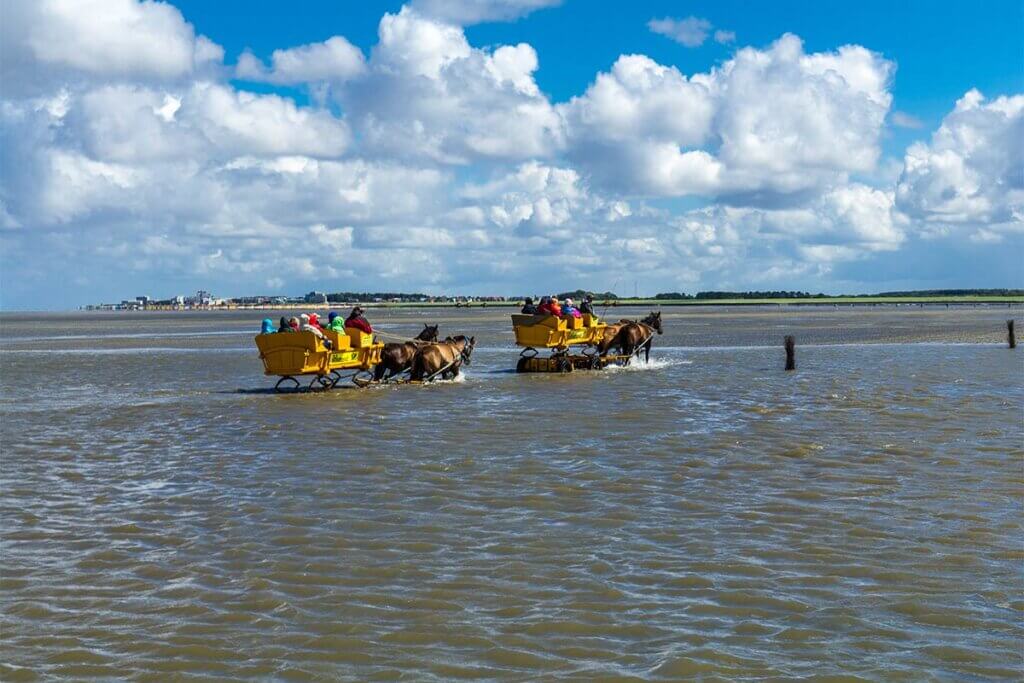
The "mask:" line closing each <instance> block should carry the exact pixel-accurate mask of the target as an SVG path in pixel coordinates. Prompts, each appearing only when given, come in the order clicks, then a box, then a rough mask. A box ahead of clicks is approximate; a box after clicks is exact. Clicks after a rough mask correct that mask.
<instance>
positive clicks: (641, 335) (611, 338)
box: [597, 311, 664, 361]
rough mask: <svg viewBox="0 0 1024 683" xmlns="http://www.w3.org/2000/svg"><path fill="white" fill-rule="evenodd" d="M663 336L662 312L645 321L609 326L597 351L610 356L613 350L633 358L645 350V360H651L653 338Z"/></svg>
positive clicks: (653, 314) (628, 321)
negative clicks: (641, 350) (638, 352)
mask: <svg viewBox="0 0 1024 683" xmlns="http://www.w3.org/2000/svg"><path fill="white" fill-rule="evenodd" d="M655 332H657V333H658V334H662V333H663V332H664V330H662V327H661V311H658V312H657V313H651V314H650V315H648V316H647V317H646V318H644V319H643V320H641V321H639V322H637V321H635V320H622V321H620V322H618V323H615V324H613V325H609V326H608V329H607V330H605V334H604V338H603V339H602V340H601V343H600V344H598V345H597V350H598V351H599V352H600V354H601V355H602V356H606V355H608V351H609V350H610V349H612V348H615V349H618V350H619V353H621V354H622V355H624V356H632V355H633V354H635V353H637V351H638V350H640V349H643V351H644V360H645V361H649V360H651V338H652V337H653V336H654V333H655Z"/></svg>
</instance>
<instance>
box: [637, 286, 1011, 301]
mask: <svg viewBox="0 0 1024 683" xmlns="http://www.w3.org/2000/svg"><path fill="white" fill-rule="evenodd" d="M830 296H833V295H831V294H822V293H821V292H818V293H817V294H811V293H810V292H791V291H764V292H759V291H752V292H697V293H696V294H686V293H685V292H662V293H660V294H656V295H655V296H654V298H655V299H669V300H673V299H826V298H829V297H830ZM836 296H844V297H850V298H856V297H872V296H890V297H900V296H907V297H909V296H917V297H923V296H1024V289H920V290H913V291H907V292H881V293H879V294H839V295H836Z"/></svg>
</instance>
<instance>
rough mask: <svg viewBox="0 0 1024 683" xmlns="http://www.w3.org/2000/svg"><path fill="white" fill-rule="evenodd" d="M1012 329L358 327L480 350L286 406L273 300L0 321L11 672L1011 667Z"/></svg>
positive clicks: (1015, 455)
mask: <svg viewBox="0 0 1024 683" xmlns="http://www.w3.org/2000/svg"><path fill="white" fill-rule="evenodd" d="M611 313H614V315H612V314H611ZM637 313H640V311H635V310H633V311H631V310H621V311H613V312H610V314H609V317H614V318H617V317H619V316H622V315H634V314H637ZM1019 314H1020V312H1019V309H1018V310H1016V311H1007V310H1006V309H1002V308H995V307H993V308H971V309H968V308H962V309H956V308H954V309H951V310H948V311H947V310H945V309H928V308H925V309H919V308H916V307H915V308H884V307H880V308H878V309H838V310H809V309H798V310H795V311H788V312H783V311H777V310H774V309H741V310H736V309H733V310H729V309H713V310H712V309H708V310H702V311H692V310H690V309H687V310H676V311H672V310H668V311H666V313H665V316H666V318H665V325H666V333H665V335H663V336H661V337H657V338H656V339H655V343H656V346H655V349H654V352H653V355H652V362H651V363H650V364H649V365H642V364H638V365H636V366H634V367H630V368H627V369H619V370H613V371H608V372H596V373H585V372H577V373H573V374H572V375H569V376H553V375H516V374H515V373H513V372H510V371H509V369H510V368H512V367H514V365H515V359H516V356H517V350H516V349H515V347H514V346H512V343H511V340H512V335H511V329H510V327H509V323H508V317H507V315H508V311H505V310H497V309H484V310H472V311H452V310H424V311H416V310H409V309H402V310H391V311H372V312H371V318H372V319H373V320H374V321H375V322H376V323H378V324H379V326H380V327H381V329H382V330H385V331H387V332H390V333H394V334H413V333H415V332H417V331H418V330H419V329H420V325H421V324H422V323H423V322H439V323H440V324H441V332H442V334H455V333H466V334H474V335H476V337H477V343H478V344H477V350H476V351H475V352H474V355H473V361H474V362H473V364H472V366H470V367H469V368H468V370H467V372H466V374H465V376H464V378H462V380H461V381H459V382H448V383H442V384H437V385H434V386H428V387H410V386H406V387H378V388H371V389H367V390H357V389H355V388H352V389H348V388H346V389H339V390H336V391H333V392H329V393H323V394H305V395H292V396H278V395H274V394H271V393H268V392H267V391H266V389H267V388H268V387H270V386H271V385H272V383H273V382H272V380H270V378H266V377H264V376H263V375H262V373H261V368H260V366H259V361H258V359H257V357H256V353H255V349H254V348H253V346H252V339H251V337H252V333H251V330H254V329H255V328H257V327H258V322H259V318H260V317H262V314H261V313H259V312H257V313H252V312H249V313H241V312H239V313H215V314H209V313H197V314H186V313H177V314H160V315H153V314H113V315H111V314H74V315H62V316H54V315H39V316H17V317H12V316H3V317H0V386H2V393H0V406H2V411H3V415H2V423H0V437H2V455H3V458H2V468H0V478H2V481H0V514H2V532H3V535H2V548H0V550H2V552H0V619H2V621H0V679H2V680H5V681H7V680H33V679H36V678H44V679H45V678H49V677H67V678H74V679H78V678H83V677H87V676H100V677H109V678H119V679H120V678H124V677H133V678H138V679H151V680H165V679H167V678H169V677H179V678H180V677H187V676H189V675H196V676H201V677H214V678H221V679H230V678H243V677H262V678H289V677H293V678H307V677H320V678H324V679H338V678H342V679H345V678H348V679H352V680H366V679H383V680H387V679H398V678H405V679H410V680H430V679H436V680H449V679H452V678H459V677H485V678H497V679H519V680H526V679H530V680H534V679H539V678H541V679H548V680H550V679H559V678H566V679H587V680H601V679H609V680H612V679H614V680H630V679H636V680H668V679H679V678H686V677H703V678H704V679H706V680H742V679H759V678H765V677H770V678H781V679H787V678H801V677H806V676H812V675H814V676H843V675H845V676H850V677H860V678H863V679H865V680H878V679H887V680H893V679H896V680H899V679H906V680H921V679H928V678H935V679H942V680H948V679H958V680H981V679H988V678H1020V677H1021V676H1022V674H1024V660H1022V653H1021V642H1022V639H1024V594H1022V593H1024V591H1022V588H1024V575H1022V567H1024V526H1022V525H1024V514H1022V513H1024V510H1022V507H1024V497H1022V494H1024V421H1022V418H1024V414H1022V406H1024V356H1022V355H1021V351H1020V350H1019V349H1018V350H1017V351H1015V352H1014V351H1009V350H1007V349H1006V348H1005V343H1001V342H1002V341H1003V339H1004V335H1005V327H1004V321H1005V319H1006V318H1008V317H1011V315H1018V316H1019ZM275 319H276V316H275ZM784 334H795V335H796V337H797V342H798V348H797V361H798V370H797V372H795V373H785V372H782V370H781V367H782V361H783V357H782V349H781V337H782V335H784ZM844 680H845V679H844ZM852 680H856V679H855V678H853V679H852Z"/></svg>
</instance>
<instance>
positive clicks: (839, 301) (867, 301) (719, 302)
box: [78, 295, 1024, 313]
mask: <svg viewBox="0 0 1024 683" xmlns="http://www.w3.org/2000/svg"><path fill="white" fill-rule="evenodd" d="M522 304H523V302H522V301H480V302H477V301H474V302H470V303H465V302H458V303H456V302H447V301H445V302H441V301H438V302H418V301H408V302H405V301H400V302H395V301H378V302H344V303H327V304H323V303H303V304H245V305H243V304H238V305H231V306H192V307H174V306H150V307H147V308H145V309H139V310H129V311H125V310H115V311H111V310H97V309H94V310H87V309H84V308H82V309H78V310H79V311H81V312H83V313H86V312H93V313H146V312H189V311H305V310H317V311H319V310H329V309H338V310H341V309H347V308H351V307H353V306H357V305H358V306H362V307H363V308H367V309H370V308H452V309H458V308H518V307H520V306H522ZM594 304H595V306H598V307H601V308H605V307H613V308H614V307H620V306H673V307H687V306H689V307H707V306H777V307H780V308H784V307H808V306H810V307H814V306H851V307H854V306H878V305H901V304H922V305H924V304H930V305H942V304H946V305H950V304H956V305H992V304H1007V305H1009V306H1013V305H1015V304H1016V305H1024V296H975V295H964V296H894V297H887V296H863V297H857V296H835V297H820V298H819V297H815V298H784V299H612V300H595V302H594Z"/></svg>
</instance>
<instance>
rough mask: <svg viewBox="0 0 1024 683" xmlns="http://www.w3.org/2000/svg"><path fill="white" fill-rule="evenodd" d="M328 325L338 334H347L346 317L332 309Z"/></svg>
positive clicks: (328, 317)
mask: <svg viewBox="0 0 1024 683" xmlns="http://www.w3.org/2000/svg"><path fill="white" fill-rule="evenodd" d="M327 327H328V328H329V329H331V330H334V331H335V332H337V333H338V334H345V319H344V318H342V317H341V316H340V315H338V314H337V313H335V312H334V311H331V312H330V313H329V314H328V316H327Z"/></svg>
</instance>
